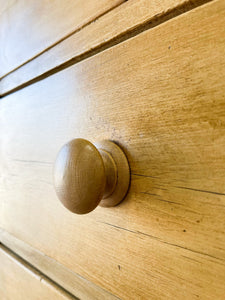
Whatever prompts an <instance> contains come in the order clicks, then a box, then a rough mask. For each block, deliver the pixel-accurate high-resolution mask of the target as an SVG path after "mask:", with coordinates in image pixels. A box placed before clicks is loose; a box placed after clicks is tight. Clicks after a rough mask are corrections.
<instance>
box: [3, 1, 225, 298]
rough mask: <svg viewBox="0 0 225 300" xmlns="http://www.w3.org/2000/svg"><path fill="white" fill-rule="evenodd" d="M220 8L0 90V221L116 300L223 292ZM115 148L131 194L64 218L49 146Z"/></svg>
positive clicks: (223, 30)
mask: <svg viewBox="0 0 225 300" xmlns="http://www.w3.org/2000/svg"><path fill="white" fill-rule="evenodd" d="M224 15H225V3H224V1H222V0H221V1H214V2H212V3H209V4H207V5H205V6H202V7H199V8H197V9H195V10H192V11H190V12H188V13H186V14H183V15H182V16H179V17H177V18H174V19H173V20H171V21H168V22H166V23H164V24H162V25H160V26H158V27H155V28H153V29H151V30H149V31H145V32H144V33H142V34H140V35H138V36H137V37H134V38H132V39H130V40H128V41H126V42H124V43H121V44H119V45H117V46H116V47H112V48H111V49H108V50H106V51H104V52H103V53H100V54H98V55H96V56H94V57H92V58H89V59H87V60H85V61H83V62H80V63H78V64H76V65H74V66H73V67H70V68H68V69H66V70H64V71H62V72H59V73H57V74H55V75H53V76H50V77H48V78H46V79H44V80H42V81H40V82H38V83H36V84H33V85H31V86H30V87H27V88H25V89H22V90H20V91H18V92H16V93H14V94H11V95H9V96H7V97H5V98H4V99H3V100H2V101H1V102H0V108H1V110H0V111H1V128H2V133H1V154H0V155H1V159H0V161H1V169H0V174H1V184H0V197H1V199H2V200H1V218H0V223H1V227H2V228H4V229H5V230H6V231H8V232H9V233H11V234H13V235H14V236H15V237H16V238H18V239H21V240H22V241H24V242H25V243H27V244H29V245H31V246H32V247H33V248H36V249H37V250H38V251H40V252H42V253H45V254H46V255H47V256H48V257H51V258H53V259H55V260H56V261H57V262H59V263H60V264H61V265H64V266H65V267H66V268H68V269H70V270H71V271H73V272H76V273H77V274H79V275H80V276H82V277H84V278H86V279H87V280H89V281H91V282H93V283H95V284H96V285H99V286H100V287H102V288H103V289H105V290H108V291H109V292H111V293H112V294H114V295H116V296H117V297H119V298H122V299H134V298H135V299H138V298H139V299H151V298H152V299H188V300H189V299H204V300H205V299H209V300H211V299H221V300H222V299H224V294H225V287H224V281H225V233H224V228H225V197H224V196H225V185H224V182H225V154H224V147H225V139H224V136H225V126H224V124H225V114H224V111H225V110H224V108H225V97H224V76H225V68H224V65H225V27H224V26H223V25H224ZM77 137H82V138H85V139H88V140H90V141H91V142H95V141H96V140H102V139H111V140H114V141H116V142H117V143H118V144H119V145H120V146H121V147H122V148H123V150H124V151H125V153H126V155H127V157H128V160H129V163H130V167H131V173H132V179H131V186H130V191H129V193H128V195H127V198H126V200H125V201H123V202H122V203H121V204H120V205H119V206H117V207H115V208H107V209H104V208H97V209H96V210H95V211H93V212H92V213H91V214H89V215H84V216H78V215H73V214H71V213H70V212H68V211H67V210H66V209H62V206H61V204H60V203H59V201H58V200H57V199H56V196H55V193H54V189H53V185H52V167H53V162H54V160H55V157H56V154H57V152H58V150H59V149H60V147H61V146H62V145H63V144H64V143H66V142H67V141H68V140H71V139H73V138H77Z"/></svg>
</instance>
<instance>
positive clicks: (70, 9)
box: [0, 0, 123, 77]
mask: <svg viewBox="0 0 225 300" xmlns="http://www.w3.org/2000/svg"><path fill="white" fill-rule="evenodd" d="M5 2H6V1H4V0H1V1H0V6H1V8H0V16H1V17H0V45H1V47H0V65H1V69H0V77H2V76H4V75H6V74H7V73H9V72H11V71H12V70H14V69H15V68H17V67H19V66H20V65H23V64H24V63H26V61H28V60H30V59H32V58H33V57H35V56H37V55H38V54H40V53H42V52H43V51H45V50H46V48H49V47H52V46H53V45H54V44H57V43H58V42H59V41H61V40H63V39H64V38H66V37H67V36H69V35H71V34H72V33H74V32H75V31H77V30H79V29H80V28H82V27H83V26H85V25H86V24H88V23H90V22H91V21H93V20H95V19H96V18H97V17H99V16H100V15H102V14H104V13H106V12H107V11H109V10H110V9H113V8H114V7H116V6H118V5H119V4H121V3H122V2H123V0H101V1H96V0H95V1H93V0H86V1H82V0H76V1H74V0H64V1H59V0H54V1H50V0H40V1H35V0H30V1H26V0H20V1H15V0H10V1H7V3H5Z"/></svg>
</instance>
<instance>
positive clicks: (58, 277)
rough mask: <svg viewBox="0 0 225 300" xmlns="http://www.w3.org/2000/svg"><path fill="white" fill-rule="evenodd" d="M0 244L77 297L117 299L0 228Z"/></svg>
mask: <svg viewBox="0 0 225 300" xmlns="http://www.w3.org/2000/svg"><path fill="white" fill-rule="evenodd" d="M0 244H2V245H3V247H6V248H8V249H9V250H11V251H12V252H14V253H16V255H17V256H19V257H20V258H21V259H23V260H25V261H26V262H27V263H28V264H30V265H32V266H33V267H34V268H36V269H37V271H39V272H41V273H43V274H44V275H46V276H47V277H48V278H49V279H50V280H51V281H53V282H55V283H56V284H57V285H59V286H60V287H62V288H63V289H65V290H66V291H68V292H69V293H70V294H72V295H73V296H75V297H77V298H79V299H87V300H88V299H90V300H94V299H96V300H98V299H99V300H100V299H107V300H111V299H112V300H118V299H119V298H118V297H117V296H115V295H113V294H111V293H110V292H108V291H106V290H104V289H103V288H101V287H99V286H97V285H96V284H94V283H92V282H90V281H88V280H87V279H85V278H84V277H82V276H80V275H79V274H76V273H75V272H73V271H71V270H69V269H68V268H66V267H64V266H63V265H61V264H60V263H58V262H57V261H55V260H54V259H52V258H50V257H48V256H47V255H45V254H43V253H41V252H40V251H38V250H37V249H34V248H33V247H31V246H30V245H28V244H26V243H24V242H23V241H21V240H19V239H17V238H16V237H14V236H13V235H11V234H10V233H8V232H7V231H5V230H3V229H1V228H0Z"/></svg>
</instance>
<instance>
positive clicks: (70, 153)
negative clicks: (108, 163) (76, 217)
mask: <svg viewBox="0 0 225 300" xmlns="http://www.w3.org/2000/svg"><path fill="white" fill-rule="evenodd" d="M105 184H106V174H105V168H104V163H103V160H102V157H101V155H100V153H99V151H98V150H97V149H96V148H95V146H94V145H93V144H91V143H90V142H89V141H87V140H84V139H74V140H72V141H70V142H69V143H67V144H65V145H64V146H63V147H62V148H61V150H60V151H59V153H58V156H57V158H56V161H55V167H54V185H55V190H56V193H57V196H58V197H59V199H60V201H61V202H62V204H63V205H64V206H65V207H66V208H67V209H69V210H70V211H72V212H74V213H77V214H85V213H88V212H90V211H92V210H93V209H95V208H96V207H97V205H98V204H99V202H100V200H101V198H102V197H103V193H104V189H105Z"/></svg>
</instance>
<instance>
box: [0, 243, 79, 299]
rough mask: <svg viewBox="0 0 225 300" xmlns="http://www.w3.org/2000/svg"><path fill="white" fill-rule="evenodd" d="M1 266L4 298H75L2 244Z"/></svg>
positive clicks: (0, 290) (1, 283)
mask: <svg viewBox="0 0 225 300" xmlns="http://www.w3.org/2000/svg"><path fill="white" fill-rule="evenodd" d="M0 268H1V272H0V298H1V299H2V300H15V299H16V300H25V299H29V300H49V299H54V300H73V299H74V300H75V298H74V297H73V296H71V295H69V294H68V293H67V292H65V291H64V290H62V289H60V288H59V287H58V286H56V285H55V284H54V283H53V282H51V281H50V280H49V279H47V278H46V277H45V276H43V275H42V274H41V273H39V272H38V271H36V270H34V269H33V268H32V267H30V266H29V265H27V264H26V263H25V262H24V261H23V260H21V259H20V258H18V257H16V256H15V255H14V254H12V253H11V252H9V251H8V250H7V249H6V248H4V247H3V246H1V245H0Z"/></svg>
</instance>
